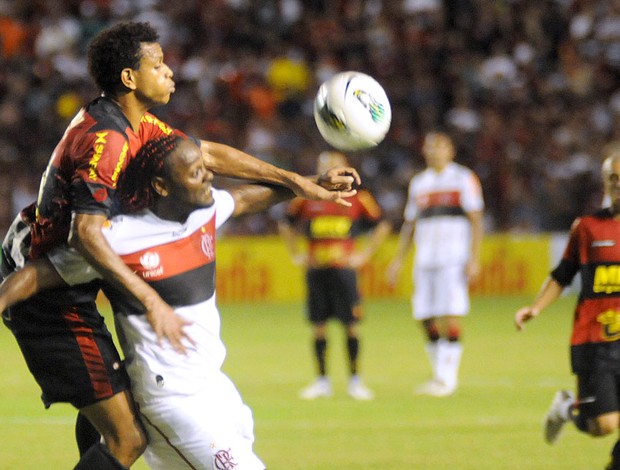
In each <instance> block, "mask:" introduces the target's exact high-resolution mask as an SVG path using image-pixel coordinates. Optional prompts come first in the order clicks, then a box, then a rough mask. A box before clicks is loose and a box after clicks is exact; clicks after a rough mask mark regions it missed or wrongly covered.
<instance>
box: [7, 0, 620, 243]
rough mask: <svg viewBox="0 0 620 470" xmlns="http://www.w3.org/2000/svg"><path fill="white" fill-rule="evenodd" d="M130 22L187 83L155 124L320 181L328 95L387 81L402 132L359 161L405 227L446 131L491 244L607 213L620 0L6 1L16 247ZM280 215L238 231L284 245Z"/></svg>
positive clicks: (395, 125) (618, 124) (10, 211)
mask: <svg viewBox="0 0 620 470" xmlns="http://www.w3.org/2000/svg"><path fill="white" fill-rule="evenodd" d="M120 19H133V20H137V21H149V22H150V23H151V24H153V25H154V26H155V27H156V28H157V30H158V31H159V32H160V35H161V43H162V45H163V47H164V51H165V54H166V58H165V60H166V62H167V63H168V65H169V66H170V67H171V68H172V69H173V71H174V72H175V77H174V78H175V81H176V82H177V87H176V93H175V94H174V95H173V97H172V100H171V102H170V103H169V104H168V105H166V106H165V107H162V108H159V109H155V110H154V112H155V114H157V115H159V116H161V117H162V118H163V119H164V120H166V121H167V122H170V123H171V124H174V125H175V126H177V127H179V128H183V129H184V130H186V131H187V132H188V133H191V134H194V135H196V136H199V137H202V138H207V139H209V140H214V141H219V142H223V143H227V144H230V145H232V146H234V147H237V148H240V149H243V150H245V151H247V152H248V153H250V154H252V155H255V156H257V157H260V158H262V159H264V160H267V161H270V162H272V163H275V164H277V165H279V166H282V167H285V168H290V169H294V170H295V171H298V172H300V173H302V174H312V173H313V172H314V165H315V159H316V155H317V154H318V152H319V151H321V150H322V149H326V148H327V146H326V145H327V144H325V143H324V142H323V140H322V139H321V137H320V135H319V133H318V131H317V130H316V127H315V125H314V121H313V118H312V101H313V98H314V95H315V93H316V89H317V87H318V85H319V84H320V83H321V82H322V81H323V80H325V79H327V78H329V77H330V76H331V75H332V74H333V73H335V72H338V71H342V70H359V71H363V72H366V73H369V74H371V75H372V76H374V77H375V78H376V79H377V80H378V81H379V82H380V83H382V84H383V85H384V87H385V89H386V91H387V93H388V95H389V97H390V100H391V104H392V111H393V120H392V127H391V130H390V133H389V135H388V137H387V138H386V140H385V141H384V142H383V143H382V144H381V145H380V146H379V147H377V148H375V149H372V150H369V151H365V152H358V153H355V154H350V155H349V158H350V160H351V163H352V164H353V165H354V166H355V167H357V168H358V169H359V170H360V173H361V174H362V177H363V180H364V184H365V185H366V186H367V187H368V188H370V189H371V190H372V192H373V193H374V194H375V196H376V198H377V200H378V202H379V203H380V204H381V206H382V207H383V208H384V212H385V215H386V216H387V217H388V218H389V219H391V220H392V221H393V222H395V224H396V225H398V223H400V221H401V216H402V210H403V206H404V203H405V200H406V191H407V184H408V182H409V180H410V178H411V176H412V174H413V172H415V171H417V170H419V169H421V168H423V165H424V161H423V158H422V156H421V154H420V144H421V140H422V136H423V134H424V132H426V131H428V130H430V129H433V128H437V127H441V128H444V129H446V130H447V131H448V132H449V133H450V134H451V135H452V136H453V138H454V139H455V142H456V144H457V148H458V156H457V161H459V162H461V163H463V164H465V165H467V166H469V167H471V168H472V169H473V170H475V171H476V173H477V174H478V175H479V177H480V179H481V182H482V186H483V190H484V193H485V194H484V196H485V201H486V204H487V215H486V220H485V225H486V228H487V230H489V231H528V232H538V231H564V230H567V229H568V228H569V226H570V223H571V222H572V220H573V219H574V218H575V216H577V215H579V214H583V213H587V212H589V211H590V210H591V209H592V208H594V207H596V206H597V205H599V204H600V194H601V193H600V191H599V189H598V188H599V186H600V184H599V181H600V174H599V171H600V166H601V165H600V164H601V162H602V159H603V153H604V149H605V148H606V146H608V145H610V143H611V142H614V141H620V92H619V90H620V88H619V86H618V85H619V84H620V1H618V0H572V1H571V0H555V1H554V0H511V1H508V0H499V1H491V0H443V1H442V0H186V1H182V2H169V1H161V0H0V198H1V199H2V200H3V201H7V203H5V204H2V205H0V235H3V233H4V231H5V230H6V228H7V227H8V225H9V223H10V221H11V220H12V218H13V216H14V214H15V213H16V212H17V211H18V210H19V209H20V208H21V207H23V206H25V205H26V204H27V203H29V202H31V201H32V200H34V198H35V197H36V191H37V186H38V181H39V178H40V176H41V173H42V172H43V171H44V170H45V166H46V164H47V161H48V159H49V155H50V154H51V152H52V150H53V147H54V145H55V143H56V142H57V141H58V140H59V138H60V136H61V134H62V132H63V131H64V129H65V127H66V126H67V124H68V122H69V120H70V119H71V118H72V117H73V115H74V114H75V112H76V111H77V109H78V108H79V107H80V106H81V105H82V104H85V103H86V102H87V101H89V100H90V99H92V98H93V97H94V96H95V93H96V91H95V88H94V86H93V85H92V84H91V82H90V80H89V77H88V73H87V68H86V63H85V60H86V59H85V54H84V52H85V51H84V47H85V44H86V43H87V41H88V40H89V39H90V38H91V37H92V36H93V35H94V34H95V33H96V32H98V31H99V30H100V29H101V28H102V27H104V26H106V25H108V24H110V23H112V22H114V21H116V20H120ZM231 184H232V182H231ZM593 194H594V196H592V195H593ZM280 216H281V214H280V213H278V210H275V211H274V212H272V213H271V214H270V215H269V216H265V215H264V214H263V215H260V216H251V217H246V218H243V219H241V220H238V221H236V223H231V224H230V227H228V232H229V233H236V234H258V233H275V231H276V220H277V219H278V218H279V217H280Z"/></svg>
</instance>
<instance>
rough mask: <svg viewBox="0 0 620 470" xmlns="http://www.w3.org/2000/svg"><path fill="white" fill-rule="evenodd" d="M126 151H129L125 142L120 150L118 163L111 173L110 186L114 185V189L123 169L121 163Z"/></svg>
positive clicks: (125, 156) (123, 160)
mask: <svg viewBox="0 0 620 470" xmlns="http://www.w3.org/2000/svg"><path fill="white" fill-rule="evenodd" d="M128 150H129V144H128V143H127V142H125V144H124V145H123V148H122V150H121V154H120V156H119V157H118V162H117V163H116V166H115V167H114V173H112V184H113V185H114V187H115V188H116V183H118V175H119V174H120V172H121V169H122V168H123V163H124V162H125V159H126V158H127V151H128Z"/></svg>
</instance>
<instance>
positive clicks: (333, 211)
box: [287, 190, 381, 267]
mask: <svg viewBox="0 0 620 470" xmlns="http://www.w3.org/2000/svg"><path fill="white" fill-rule="evenodd" d="M347 201H349V202H350V203H351V204H352V205H351V207H344V206H341V205H338V204H336V203H334V202H330V201H310V200H307V199H294V200H293V201H292V202H291V204H290V205H289V208H288V211H287V218H288V220H289V221H290V222H292V223H296V224H300V225H301V227H302V230H303V231H304V232H305V233H306V236H307V237H308V241H309V247H308V249H309V265H310V266H311V267H344V266H347V265H348V262H347V259H348V257H349V255H350V254H351V252H352V251H353V249H354V245H355V237H357V236H358V235H359V234H360V233H362V232H363V231H365V230H367V229H368V228H369V227H370V226H373V225H376V224H377V222H379V220H380V219H381V208H380V207H379V205H378V204H377V202H376V201H375V199H374V198H373V197H372V195H371V194H370V193H369V192H368V191H365V190H360V191H358V193H357V194H356V195H355V196H353V197H351V198H348V199H347Z"/></svg>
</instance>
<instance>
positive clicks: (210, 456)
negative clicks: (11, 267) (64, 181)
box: [48, 189, 265, 470]
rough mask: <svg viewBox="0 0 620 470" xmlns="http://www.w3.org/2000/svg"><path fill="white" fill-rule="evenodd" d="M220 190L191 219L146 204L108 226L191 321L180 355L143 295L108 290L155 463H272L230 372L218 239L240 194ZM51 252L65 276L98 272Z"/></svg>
mask: <svg viewBox="0 0 620 470" xmlns="http://www.w3.org/2000/svg"><path fill="white" fill-rule="evenodd" d="M212 193H213V198H214V200H215V203H214V204H213V205H212V206H211V207H208V208H204V209H198V210H195V211H194V212H192V213H191V214H190V216H189V217H188V219H187V220H186V221H185V222H184V223H179V222H174V221H170V220H163V219H160V218H159V217H157V216H156V215H155V214H153V213H152V212H150V211H145V212H143V213H140V214H133V215H127V216H117V217H114V218H113V219H112V220H111V221H110V223H109V224H107V225H106V226H105V227H104V228H103V233H104V235H105V236H106V238H107V240H108V242H109V243H110V245H111V246H112V248H113V249H114V251H115V252H116V253H118V254H119V255H120V257H121V258H122V259H123V261H124V262H125V263H126V264H127V265H128V266H129V267H131V269H132V270H133V271H134V272H135V273H136V274H137V275H138V276H140V277H141V278H142V279H144V280H145V281H146V282H148V283H149V284H150V285H151V286H152V287H153V288H154V289H155V290H156V291H157V292H158V293H159V294H160V296H161V297H162V298H163V299H164V300H165V301H166V302H168V304H170V305H171V306H173V307H174V309H175V312H176V313H177V314H178V315H180V316H182V317H184V318H185V319H187V320H189V321H190V322H191V324H190V325H188V326H186V327H185V332H186V333H187V334H188V335H189V336H190V337H191V339H192V340H193V341H194V344H189V343H186V347H187V354H180V353H178V352H176V351H175V350H173V349H172V347H171V346H170V344H169V343H168V342H167V341H166V340H162V341H161V344H159V343H158V341H157V338H156V335H155V332H154V331H153V329H152V328H151V326H150V324H149V323H148V321H147V320H146V317H145V315H143V314H142V312H143V310H142V308H141V306H140V305H138V304H137V303H136V301H134V300H131V299H128V298H127V297H126V296H124V295H121V294H119V293H118V292H115V291H114V290H112V289H109V290H106V295H107V296H108V298H109V299H110V302H111V303H112V307H113V309H114V313H115V323H116V327H117V331H118V336H119V340H120V343H121V345H122V346H123V351H124V352H125V357H126V363H127V371H128V372H129V375H130V378H131V385H132V392H133V395H134V399H135V401H136V404H137V405H138V409H139V411H140V415H141V418H142V422H143V423H144V426H145V428H146V430H147V432H148V435H149V445H148V447H147V450H146V452H145V454H144V455H145V458H146V461H147V463H148V464H149V467H150V468H153V469H154V470H168V469H171V468H191V469H197V470H217V469H223V468H236V469H239V470H263V469H264V468H265V466H264V464H263V463H262V462H261V461H260V459H259V458H258V457H257V456H256V455H255V454H254V451H253V449H252V445H253V442H254V430H253V428H254V422H253V418H252V412H251V410H250V408H248V407H247V406H246V405H245V404H244V403H243V400H242V398H241V395H240V394H239V391H238V390H237V388H236V387H235V385H234V384H233V382H232V381H231V380H230V379H229V378H228V377H227V376H226V374H224V373H223V372H222V371H221V366H222V363H223V362H224V358H225V356H226V348H225V346H224V343H223V342H222V339H221V336H220V315H219V312H218V309H217V306H216V295H215V238H216V230H217V229H218V228H219V227H220V226H221V225H222V224H223V223H224V222H225V221H226V220H227V219H228V218H230V217H231V215H232V213H233V209H234V200H233V198H232V196H231V195H230V194H229V193H228V192H226V191H218V190H216V189H213V190H212ZM48 257H49V258H50V260H51V261H52V263H54V266H55V267H56V269H57V270H58V272H59V273H60V274H61V276H63V278H65V279H70V278H71V277H73V278H81V279H82V280H85V279H87V278H89V276H94V275H96V273H95V274H94V275H93V273H94V270H92V268H90V267H89V266H88V264H87V263H86V261H85V260H84V258H82V257H81V256H80V255H79V254H78V253H77V252H75V251H74V250H68V249H66V248H65V249H63V250H55V251H53V252H51V253H50V254H48ZM70 272H74V273H75V272H79V273H80V275H79V276H75V275H71V274H70ZM76 280H77V279H73V281H76Z"/></svg>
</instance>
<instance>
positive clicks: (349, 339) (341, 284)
mask: <svg viewBox="0 0 620 470" xmlns="http://www.w3.org/2000/svg"><path fill="white" fill-rule="evenodd" d="M331 274H332V281H331V282H330V283H329V292H328V293H329V298H330V305H331V307H330V311H331V312H333V314H332V316H334V317H336V318H337V319H338V320H339V321H340V323H341V324H342V325H343V326H344V331H345V350H346V351H347V358H348V366H349V385H348V387H347V393H348V394H349V396H351V397H352V398H354V399H355V400H372V399H373V398H374V394H373V392H372V391H371V390H370V389H369V388H368V387H366V386H365V385H364V383H363V382H362V380H361V378H360V375H359V356H360V343H361V341H360V335H359V330H360V328H359V324H360V321H361V320H362V306H361V298H360V294H359V290H358V288H357V274H356V272H355V270H353V269H334V270H332V273H331Z"/></svg>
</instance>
